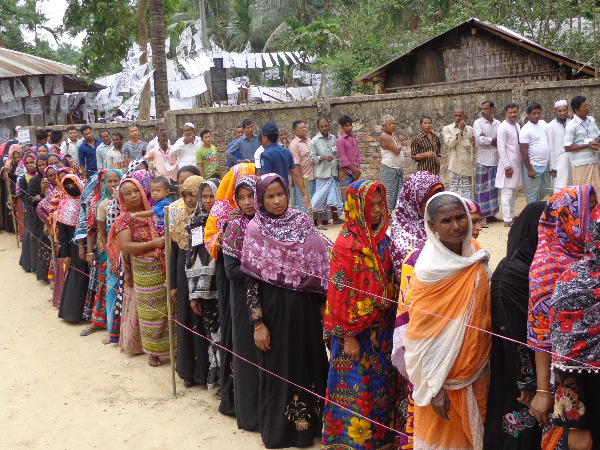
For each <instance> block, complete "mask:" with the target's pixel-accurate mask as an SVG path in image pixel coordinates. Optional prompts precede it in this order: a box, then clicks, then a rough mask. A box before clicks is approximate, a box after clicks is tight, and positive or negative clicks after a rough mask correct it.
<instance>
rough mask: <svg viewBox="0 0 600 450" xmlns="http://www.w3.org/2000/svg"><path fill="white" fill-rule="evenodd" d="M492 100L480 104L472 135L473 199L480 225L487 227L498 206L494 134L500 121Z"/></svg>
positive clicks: (496, 133)
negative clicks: (479, 114) (473, 150)
mask: <svg viewBox="0 0 600 450" xmlns="http://www.w3.org/2000/svg"><path fill="white" fill-rule="evenodd" d="M495 112H496V108H495V106H494V102H492V101H490V100H486V101H484V102H483V103H482V104H481V117H480V118H479V119H477V120H476V121H475V123H474V124H473V136H474V137H475V146H476V148H477V156H476V158H475V162H476V166H475V170H476V176H475V201H476V202H477V203H479V205H480V206H481V216H482V217H483V219H482V220H481V226H482V227H483V228H487V227H488V223H487V221H488V220H490V219H495V217H494V216H495V215H496V214H498V212H499V210H500V208H499V205H498V188H496V169H497V167H498V147H497V144H496V136H497V135H498V127H499V126H500V121H499V120H498V119H495V118H494V113H495Z"/></svg>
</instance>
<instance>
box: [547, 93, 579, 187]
mask: <svg viewBox="0 0 600 450" xmlns="http://www.w3.org/2000/svg"><path fill="white" fill-rule="evenodd" d="M554 109H555V110H556V117H555V118H554V120H552V122H550V123H549V124H548V144H549V145H550V152H551V153H552V155H553V156H554V167H553V168H554V169H555V170H556V176H554V177H553V188H554V192H555V193H556V192H558V191H560V190H561V189H562V188H564V187H565V186H571V184H572V183H573V177H572V175H571V172H572V171H571V159H570V158H569V154H568V153H567V152H565V146H564V141H565V128H566V126H567V124H568V123H569V122H570V121H571V119H570V118H569V104H568V103H567V101H566V100H558V101H557V102H556V103H554Z"/></svg>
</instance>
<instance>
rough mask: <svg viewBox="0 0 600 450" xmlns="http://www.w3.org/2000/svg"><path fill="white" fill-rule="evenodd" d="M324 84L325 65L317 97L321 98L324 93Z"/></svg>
mask: <svg viewBox="0 0 600 450" xmlns="http://www.w3.org/2000/svg"><path fill="white" fill-rule="evenodd" d="M323 86H325V66H323V67H322V68H321V82H320V83H319V93H318V94H317V98H321V96H322V95H323Z"/></svg>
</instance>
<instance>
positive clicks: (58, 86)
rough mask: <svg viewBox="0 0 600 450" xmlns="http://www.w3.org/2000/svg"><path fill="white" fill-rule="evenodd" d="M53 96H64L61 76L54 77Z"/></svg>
mask: <svg viewBox="0 0 600 450" xmlns="http://www.w3.org/2000/svg"><path fill="white" fill-rule="evenodd" d="M52 93H53V94H64V93H65V89H64V87H63V77H62V75H57V76H55V77H54V90H53V91H52Z"/></svg>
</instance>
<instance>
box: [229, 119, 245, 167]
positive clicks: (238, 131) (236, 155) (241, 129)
mask: <svg viewBox="0 0 600 450" xmlns="http://www.w3.org/2000/svg"><path fill="white" fill-rule="evenodd" d="M243 135H244V127H243V126H241V125H238V126H236V127H235V137H234V138H233V141H231V142H230V143H229V144H228V145H227V150H229V149H230V148H231V146H232V145H233V143H234V142H235V141H237V140H238V139H239V138H241V137H242V136H243ZM233 157H234V159H236V160H240V159H242V154H241V153H240V151H239V150H238V151H237V152H235V153H234V154H233ZM233 166H234V162H233V161H229V160H227V168H228V169H231V168H232V167H233Z"/></svg>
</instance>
